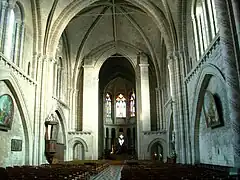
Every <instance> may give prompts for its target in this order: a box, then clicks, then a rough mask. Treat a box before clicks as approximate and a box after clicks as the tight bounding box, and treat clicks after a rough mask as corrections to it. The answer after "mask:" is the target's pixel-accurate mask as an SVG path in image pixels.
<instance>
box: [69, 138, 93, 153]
mask: <svg viewBox="0 0 240 180" xmlns="http://www.w3.org/2000/svg"><path fill="white" fill-rule="evenodd" d="M76 142H80V143H81V144H82V145H83V147H84V151H85V152H88V151H89V149H88V145H87V143H86V141H85V140H83V139H82V138H80V137H74V138H72V139H70V140H69V141H68V145H69V147H73V146H74V144H76Z"/></svg>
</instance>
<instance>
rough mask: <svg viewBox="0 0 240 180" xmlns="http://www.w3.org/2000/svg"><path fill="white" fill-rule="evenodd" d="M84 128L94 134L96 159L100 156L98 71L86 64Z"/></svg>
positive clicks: (84, 78)
mask: <svg viewBox="0 0 240 180" xmlns="http://www.w3.org/2000/svg"><path fill="white" fill-rule="evenodd" d="M83 76H84V77H83V130H84V131H91V132H93V134H94V140H93V141H94V142H93V152H95V153H94V157H93V158H94V159H97V158H98V71H97V70H96V69H95V68H94V67H93V66H92V65H84V75H83Z"/></svg>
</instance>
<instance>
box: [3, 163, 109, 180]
mask: <svg viewBox="0 0 240 180" xmlns="http://www.w3.org/2000/svg"><path fill="white" fill-rule="evenodd" d="M108 166H109V165H108V164H107V163H84V164H71V163H64V164H54V165H48V164H44V165H41V166H13V167H6V168H0V179H1V180H34V179H37V180H49V179H54V180H60V179H61V180H89V179H90V176H92V175H96V174H98V173H99V172H101V171H102V170H104V169H105V168H107V167H108Z"/></svg>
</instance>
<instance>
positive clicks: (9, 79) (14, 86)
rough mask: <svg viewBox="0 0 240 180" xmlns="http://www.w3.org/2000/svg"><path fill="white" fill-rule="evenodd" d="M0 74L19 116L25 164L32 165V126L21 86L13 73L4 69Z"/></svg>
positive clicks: (0, 70) (0, 78)
mask: <svg viewBox="0 0 240 180" xmlns="http://www.w3.org/2000/svg"><path fill="white" fill-rule="evenodd" d="M0 72H1V76H0V81H3V82H4V83H6V85H7V86H8V88H9V90H10V91H11V93H12V95H13V97H14V100H15V102H16V104H17V106H18V109H19V113H20V116H21V121H22V125H23V130H24V138H25V164H26V165H27V164H33V158H32V155H31V152H32V151H33V134H32V125H31V123H30V122H31V121H30V116H29V112H28V109H27V105H26V102H25V98H24V95H23V92H22V89H21V88H20V87H21V86H20V85H19V83H18V81H17V78H16V77H15V76H14V74H13V73H9V72H6V71H5V70H4V69H0Z"/></svg>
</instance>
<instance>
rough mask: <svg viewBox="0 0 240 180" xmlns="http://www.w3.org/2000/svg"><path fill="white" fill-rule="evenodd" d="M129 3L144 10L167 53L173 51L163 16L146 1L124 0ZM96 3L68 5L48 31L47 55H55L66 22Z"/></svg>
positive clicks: (87, 2) (167, 26)
mask: <svg viewBox="0 0 240 180" xmlns="http://www.w3.org/2000/svg"><path fill="white" fill-rule="evenodd" d="M126 1H129V2H130V3H132V4H134V5H135V6H138V7H140V8H142V9H143V10H145V11H146V12H147V13H148V14H149V15H150V16H151V17H152V18H153V20H154V22H155V23H156V25H157V27H158V28H159V30H160V32H162V34H163V36H164V39H165V43H166V47H167V49H168V51H170V52H172V51H173V43H172V42H173V41H172V39H171V36H170V35H169V32H168V30H167V29H169V23H168V21H167V19H166V18H165V16H163V14H162V13H161V12H159V10H158V9H157V8H156V7H155V6H154V5H153V4H151V3H149V2H146V1H138V0H133V1H132V0H126ZM95 2H98V0H93V1H91V2H89V1H86V0H85V1H78V0H75V1H73V2H72V3H71V4H69V5H68V6H67V7H66V8H65V9H64V10H63V11H62V12H61V14H60V15H59V16H58V17H57V18H56V21H55V22H54V23H53V26H52V29H51V30H50V31H49V32H50V34H49V36H48V37H49V39H48V40H47V41H48V45H47V46H46V48H47V50H48V51H47V53H53V54H55V49H56V48H55V47H56V44H57V41H58V40H59V38H60V36H61V34H62V32H63V30H64V29H65V27H66V25H67V24H68V22H69V21H70V20H71V19H72V18H73V17H74V16H75V15H76V14H77V13H78V12H79V11H81V10H83V9H84V8H86V7H88V6H89V5H91V4H93V3H95ZM50 56H52V54H50Z"/></svg>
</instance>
